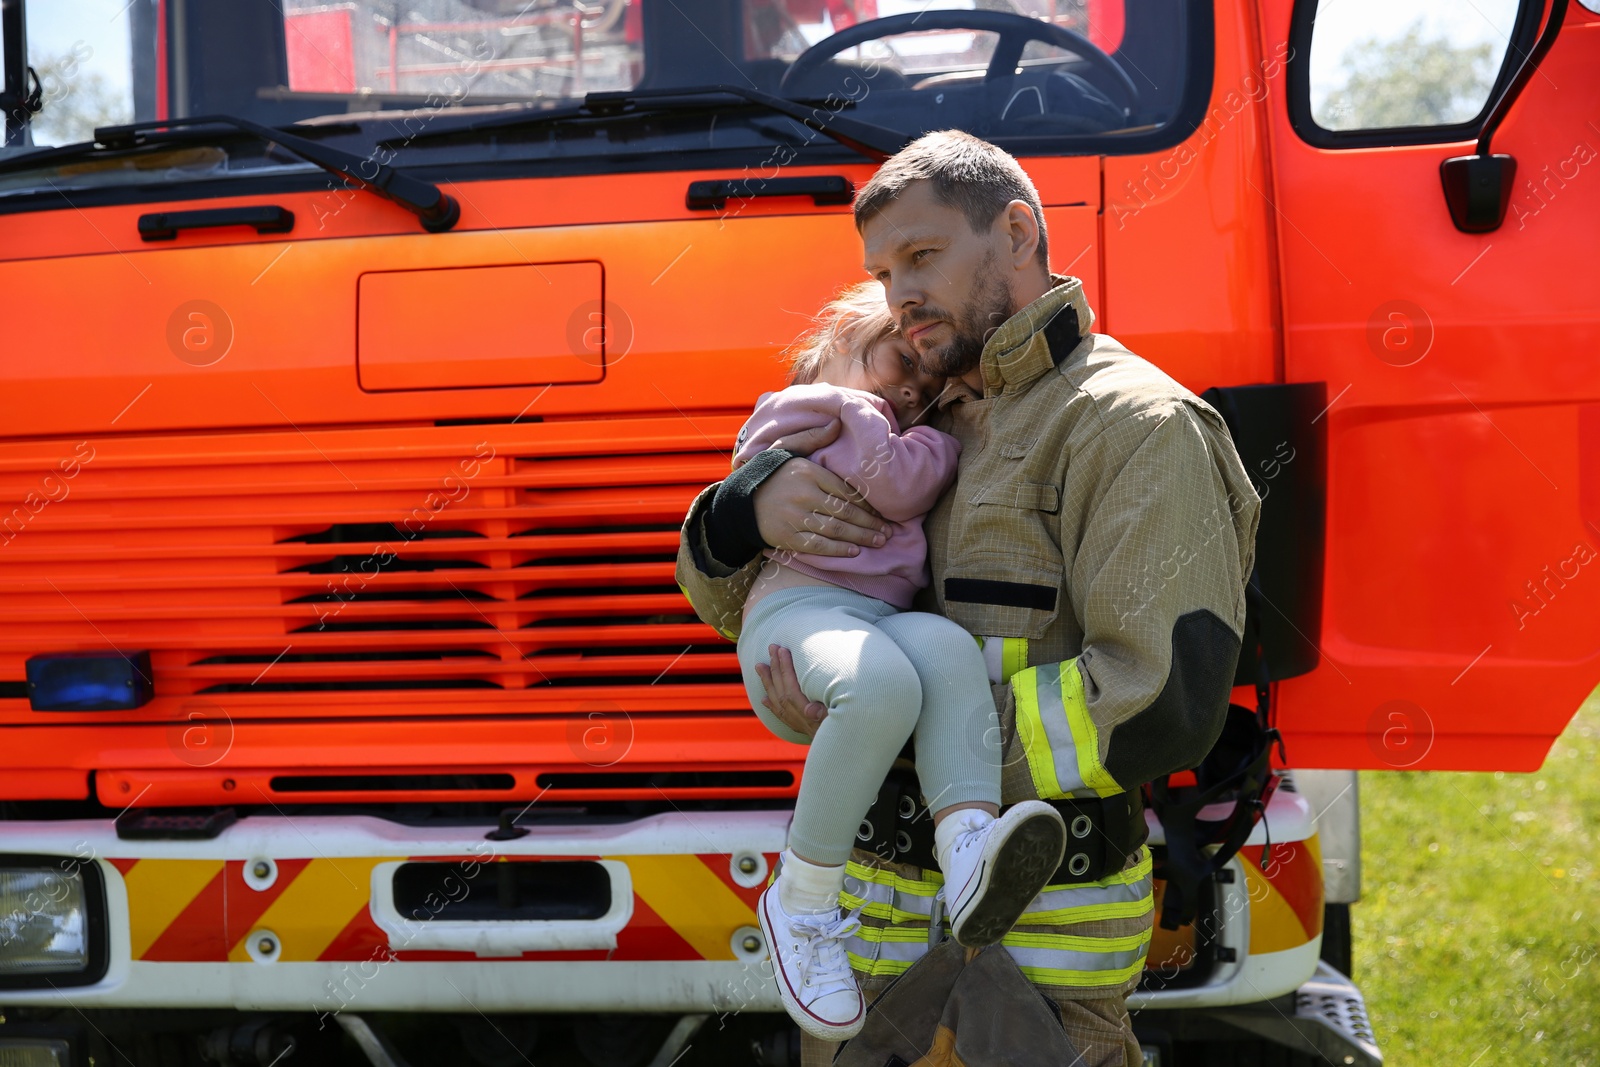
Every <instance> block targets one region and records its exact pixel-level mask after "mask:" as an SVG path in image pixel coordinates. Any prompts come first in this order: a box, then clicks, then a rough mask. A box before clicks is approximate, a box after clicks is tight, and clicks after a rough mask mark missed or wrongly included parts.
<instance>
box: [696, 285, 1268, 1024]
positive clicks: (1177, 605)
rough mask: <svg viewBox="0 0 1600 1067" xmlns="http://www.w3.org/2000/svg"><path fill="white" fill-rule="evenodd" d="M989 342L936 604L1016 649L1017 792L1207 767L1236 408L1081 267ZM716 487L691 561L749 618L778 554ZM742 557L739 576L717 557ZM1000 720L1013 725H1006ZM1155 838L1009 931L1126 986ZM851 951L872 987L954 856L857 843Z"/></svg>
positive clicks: (1005, 676)
mask: <svg viewBox="0 0 1600 1067" xmlns="http://www.w3.org/2000/svg"><path fill="white" fill-rule="evenodd" d="M1051 279H1052V282H1053V283H1054V286H1053V288H1051V289H1050V291H1049V292H1047V293H1046V294H1044V295H1043V296H1041V297H1039V299H1037V300H1035V301H1034V302H1033V303H1031V304H1029V305H1028V306H1027V307H1025V308H1023V309H1022V310H1021V311H1019V312H1018V313H1017V314H1015V315H1013V316H1012V317H1011V318H1010V319H1008V320H1007V321H1006V322H1005V323H1004V324H1003V325H1002V326H1001V327H1000V329H999V330H997V331H996V332H995V333H994V334H993V335H992V336H991V337H990V339H989V341H988V342H987V344H986V345H985V346H984V349H983V353H982V358H981V370H982V375H983V395H982V396H978V395H976V394H974V393H973V392H972V391H971V390H970V389H967V388H966V387H965V386H964V385H963V384H962V383H961V382H960V381H959V380H957V379H951V380H950V383H949V388H948V389H947V391H946V395H945V396H943V397H942V398H941V401H940V408H941V410H940V414H939V417H938V419H937V420H935V422H934V425H935V426H937V428H939V429H941V430H945V431H946V432H948V433H951V434H954V435H955V436H956V437H957V438H958V439H959V440H960V441H961V444H962V453H961V462H960V468H959V472H958V474H957V478H956V482H955V485H954V486H953V487H952V488H951V490H950V491H949V492H948V493H946V494H945V496H944V498H943V499H942V500H941V501H940V503H939V504H938V505H937V506H936V507H935V508H934V510H933V511H932V512H930V513H929V515H928V517H927V521H926V524H925V530H926V533H927V538H928V546H929V563H930V566H931V571H932V578H933V584H932V586H931V587H930V588H929V589H927V590H925V591H924V593H923V594H922V597H921V599H919V601H918V603H917V607H918V608H921V609H923V610H928V611H937V612H939V613H941V614H944V615H946V616H948V617H949V618H951V619H953V620H954V621H956V622H958V623H960V624H961V625H962V626H963V627H965V628H966V629H967V630H968V631H969V632H971V633H972V634H974V635H977V636H978V637H979V638H980V639H981V640H982V641H983V642H984V644H985V646H986V651H987V652H988V653H989V654H990V655H992V654H993V653H994V643H995V642H997V641H998V643H999V644H1000V647H1001V653H1000V656H999V659H1000V666H1001V679H1002V680H1001V683H1000V684H999V685H996V686H995V687H994V693H995V705H996V707H995V710H996V713H997V716H998V719H997V722H998V726H999V728H1000V730H1001V737H1002V739H1003V760H1004V769H1003V776H1002V799H1003V801H1004V802H1005V803H1008V804H1009V803H1015V802H1017V801H1020V800H1024V799H1029V798H1034V797H1040V798H1046V799H1049V798H1062V797H1079V798H1088V797H1097V796H1098V797H1106V796H1112V795H1115V794H1119V793H1123V792H1125V791H1126V792H1129V793H1135V794H1136V793H1137V792H1138V791H1139V789H1140V787H1141V786H1142V785H1143V784H1144V783H1145V782H1147V781H1150V780H1151V779H1152V778H1155V777H1157V776H1160V775H1163V774H1167V773H1170V772H1173V771H1177V770H1182V769H1185V768H1189V767H1192V766H1194V765H1196V764H1198V763H1199V762H1200V760H1201V759H1202V758H1203V757H1204V756H1205V755H1206V753H1207V752H1208V751H1209V750H1210V748H1211V746H1212V744H1213V743H1214V742H1215V741H1216V739H1217V737H1218V735H1219V733H1220V732H1221V729H1222V724H1223V720H1224V717H1225V715H1226V712H1227V708H1228V703H1229V694H1230V690H1231V688H1232V684H1233V676H1234V668H1235V666H1236V664H1237V661H1238V657H1239V651H1240V647H1241V640H1242V635H1243V631H1244V617H1245V583H1246V580H1247V578H1248V576H1249V574H1250V570H1251V567H1252V564H1253V562H1254V557H1255V532H1256V522H1257V518H1258V516H1259V511H1260V498H1259V497H1258V496H1257V494H1256V492H1255V490H1254V488H1252V486H1251V484H1250V480H1249V478H1248V476H1247V475H1246V473H1245V470H1244V466H1243V464H1242V463H1241V462H1240V459H1239V456H1238V453H1237V451H1236V450H1235V448H1234V445H1233V441H1232V439H1231V437H1230V436H1229V434H1228V430H1227V427H1226V425H1225V424H1224V422H1223V420H1222V418H1221V416H1220V415H1218V414H1217V412H1216V411H1215V410H1214V409H1212V408H1211V406H1210V405H1208V404H1207V403H1205V402H1204V401H1203V400H1201V399H1200V398H1199V397H1198V396H1196V395H1195V394H1193V393H1192V392H1190V391H1189V390H1187V389H1185V388H1184V387H1183V386H1181V385H1179V384H1178V383H1177V382H1176V381H1174V380H1173V379H1172V378H1171V377H1169V376H1168V375H1167V374H1165V373H1163V372H1162V371H1161V370H1160V369H1158V368H1157V367H1156V366H1154V365H1153V364H1151V363H1149V362H1148V361H1146V360H1144V359H1141V358H1140V357H1138V356H1136V355H1134V354H1133V353H1131V352H1129V351H1128V350H1127V349H1126V348H1124V347H1122V346H1121V345H1120V344H1118V343H1117V342H1116V341H1114V340H1112V339H1111V338H1110V337H1107V336H1105V335H1103V334H1095V333H1092V332H1091V331H1090V327H1091V325H1092V324H1093V322H1094V316H1093V313H1092V312H1091V311H1090V309H1089V306H1088V302H1087V301H1086V300H1085V298H1084V295H1083V287H1082V285H1081V284H1080V283H1079V282H1078V281H1077V280H1076V279H1074V278H1068V277H1065V276H1062V275H1052V276H1051ZM714 489H715V487H714V486H713V487H712V488H711V489H708V490H707V491H706V492H704V493H702V494H701V495H700V497H698V498H697V499H696V500H695V503H694V505H693V506H692V507H691V509H690V513H689V516H688V519H687V521H686V522H685V524H684V528H683V536H682V537H681V539H680V546H679V553H678V565H677V575H678V582H679V584H680V586H681V587H682V588H683V590H684V593H685V595H686V596H688V598H689V600H690V601H691V603H693V605H694V607H695V610H696V611H697V613H698V614H699V615H700V617H701V618H702V619H704V620H705V621H706V622H708V623H709V624H711V625H712V626H714V627H715V628H717V629H718V630H719V631H720V632H722V633H723V634H724V635H725V636H728V637H730V638H731V637H734V636H736V635H737V631H738V627H739V618H740V608H741V606H742V602H743V596H744V591H745V590H746V589H747V588H748V586H749V580H750V578H751V577H752V576H753V574H754V572H755V569H756V567H757V566H758V564H759V562H760V561H759V558H758V559H757V560H755V561H752V562H751V563H750V564H748V565H746V566H745V567H744V568H743V569H742V570H740V571H738V572H730V570H729V568H726V567H723V566H721V565H720V564H719V563H718V562H717V561H716V560H714V559H712V558H711V557H710V556H709V553H707V552H706V550H705V547H704V546H705V541H704V535H703V532H702V531H701V529H700V523H701V518H702V515H703V511H704V508H705V507H706V505H707V504H708V503H709V499H710V498H709V494H710V493H711V492H712V491H713V490H714ZM718 575H721V577H718ZM989 725H991V726H992V725H993V724H989ZM1150 869H1151V862H1150V851H1149V848H1148V846H1147V845H1144V844H1140V845H1139V846H1138V848H1137V849H1136V850H1134V851H1133V852H1132V853H1131V854H1129V855H1128V856H1127V859H1126V862H1125V864H1124V865H1123V866H1122V869H1121V870H1120V871H1117V872H1116V873H1113V874H1111V875H1108V876H1107V877H1105V878H1102V879H1101V880H1099V881H1096V882H1087V883H1077V884H1070V885H1052V886H1048V887H1046V889H1045V891H1044V892H1042V893H1041V894H1040V895H1039V897H1038V898H1037V899H1036V900H1035V901H1034V902H1033V904H1032V905H1031V906H1030V907H1029V909H1028V911H1027V912H1026V913H1024V915H1023V917H1022V920H1021V922H1019V923H1018V925H1017V926H1016V928H1015V929H1014V930H1013V931H1012V933H1011V934H1009V935H1008V936H1007V937H1006V938H1005V939H1004V941H1003V942H1002V944H1004V945H1005V946H1006V948H1007V950H1008V951H1010V953H1011V954H1012V956H1013V957H1014V958H1015V959H1016V961H1017V963H1018V965H1019V966H1020V967H1021V968H1022V970H1023V973H1024V974H1026V975H1027V976H1028V977H1029V978H1030V979H1031V980H1032V981H1033V982H1034V983H1035V984H1036V985H1038V986H1040V987H1041V988H1042V989H1043V990H1044V991H1045V992H1046V993H1047V994H1049V995H1051V996H1052V997H1053V998H1054V999H1056V1000H1058V1001H1069V1000H1070V1001H1076V1000H1083V999H1088V998H1091V997H1097V996H1115V995H1125V994H1126V993H1127V992H1129V991H1131V990H1132V989H1133V988H1134V986H1136V985H1137V982H1138V979H1139V976H1140V973H1141V971H1142V970H1143V967H1144V963H1145V957H1146V954H1147V949H1148V945H1149V941H1150V935H1151V932H1152V928H1153V925H1154V924H1153V918H1154V902H1153V898H1152V894H1151V888H1152V883H1151V877H1150ZM848 874H849V876H850V877H849V879H848V880H847V883H846V885H847V889H846V899H845V903H846V904H847V906H851V907H855V906H860V905H865V910H864V911H863V913H862V920H863V925H862V928H861V931H860V934H859V935H857V937H856V938H855V939H854V940H853V942H852V944H851V945H850V946H849V947H850V953H851V961H852V964H853V965H854V966H855V968H856V969H857V971H858V972H859V973H860V974H861V975H862V977H863V979H864V981H865V982H866V984H867V987H868V988H871V987H873V986H874V985H877V984H881V983H884V982H887V981H888V980H889V979H891V978H893V977H894V976H895V975H898V974H900V973H902V972H904V971H905V970H906V969H907V968H908V967H909V966H910V965H911V963H912V962H914V961H915V960H916V959H917V958H918V957H919V956H920V955H922V953H924V952H925V951H927V947H928V946H927V928H928V923H929V917H930V913H931V910H932V898H933V896H934V893H935V892H936V891H937V888H938V886H939V884H940V881H941V878H940V876H939V874H938V872H937V871H926V872H925V871H922V870H920V869H918V868H916V867H914V866H908V865H904V864H887V863H884V862H882V861H881V860H879V859H878V858H877V857H876V856H873V855H872V854H870V853H867V852H864V851H861V850H857V852H856V854H855V856H854V858H853V859H852V861H851V863H850V865H849V871H848Z"/></svg>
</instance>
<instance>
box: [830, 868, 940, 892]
mask: <svg viewBox="0 0 1600 1067" xmlns="http://www.w3.org/2000/svg"><path fill="white" fill-rule="evenodd" d="M922 874H923V878H922V880H921V881H913V880H912V879H910V878H904V877H902V876H900V875H898V874H896V873H895V872H894V871H891V870H888V869H886V868H883V867H868V866H867V865H866V864H864V863H857V862H856V861H855V860H849V861H847V862H846V863H845V865H844V876H845V883H844V884H845V888H846V890H848V889H849V887H850V879H852V878H858V879H860V880H861V881H863V882H871V883H873V884H874V885H886V886H888V887H889V888H890V889H895V890H898V891H900V892H902V893H911V894H912V895H914V896H919V897H931V896H933V895H934V894H935V893H937V892H938V891H939V887H940V886H942V885H944V875H942V874H940V873H939V872H938V871H923V872H922Z"/></svg>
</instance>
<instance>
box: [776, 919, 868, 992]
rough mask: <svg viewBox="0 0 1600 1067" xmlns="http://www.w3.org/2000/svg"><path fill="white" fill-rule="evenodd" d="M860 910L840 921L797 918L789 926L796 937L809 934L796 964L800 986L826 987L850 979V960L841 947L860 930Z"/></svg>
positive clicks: (791, 920)
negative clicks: (843, 942)
mask: <svg viewBox="0 0 1600 1067" xmlns="http://www.w3.org/2000/svg"><path fill="white" fill-rule="evenodd" d="M860 920H861V909H860V908H857V909H856V910H855V911H852V912H847V913H845V914H843V915H840V916H838V917H837V918H832V917H830V916H828V915H796V916H792V917H791V918H790V919H789V925H790V926H791V927H792V928H793V929H794V931H795V933H797V934H809V935H810V938H809V939H808V940H807V941H805V942H804V943H803V944H802V946H800V947H801V948H802V950H803V951H802V952H801V953H800V958H799V961H798V964H797V970H798V971H799V975H800V984H801V985H803V986H809V985H813V984H815V985H818V986H822V985H827V984H829V983H832V982H843V981H848V980H850V957H849V956H848V955H847V954H846V953H845V950H844V946H843V945H841V944H840V942H841V941H843V940H844V939H845V938H847V937H849V936H850V935H851V934H853V933H855V932H856V930H858V929H860V927H861V921H860ZM813 978H814V979H815V980H816V981H815V982H814V983H813V981H812V979H813Z"/></svg>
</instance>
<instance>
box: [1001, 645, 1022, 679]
mask: <svg viewBox="0 0 1600 1067" xmlns="http://www.w3.org/2000/svg"><path fill="white" fill-rule="evenodd" d="M1027 669H1028V639H1027V638H1026V637H1008V638H1006V639H1005V640H1004V642H1002V644H1001V645H1000V680H1001V681H1002V682H1009V681H1011V678H1012V676H1013V675H1016V674H1017V673H1019V672H1021V671H1025V670H1027Z"/></svg>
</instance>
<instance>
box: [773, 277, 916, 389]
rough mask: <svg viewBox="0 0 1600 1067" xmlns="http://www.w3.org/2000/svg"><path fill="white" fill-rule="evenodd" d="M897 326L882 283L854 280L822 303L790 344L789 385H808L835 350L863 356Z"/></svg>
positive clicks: (788, 356)
mask: <svg viewBox="0 0 1600 1067" xmlns="http://www.w3.org/2000/svg"><path fill="white" fill-rule="evenodd" d="M898 329H899V327H898V326H897V325H896V324H895V321H894V316H893V315H890V314H889V305H888V304H887V303H886V302H885V300H884V293H883V286H882V285H880V284H879V283H877V282H857V283H856V284H854V285H851V286H847V287H846V288H844V289H842V290H840V291H839V294H838V295H837V296H835V297H834V298H833V299H832V300H830V301H828V302H827V303H826V304H825V305H823V307H822V310H821V311H819V312H817V315H816V318H815V319H814V320H812V324H811V329H809V330H807V331H806V332H805V333H804V334H803V335H801V337H800V339H799V340H798V341H796V342H795V343H794V344H793V345H792V346H790V348H789V351H788V353H787V358H788V362H789V384H790V385H809V384H810V383H812V382H814V381H816V380H817V374H818V372H819V371H820V370H821V369H822V364H823V361H824V360H826V359H827V358H828V357H829V356H831V355H832V354H833V353H835V352H849V353H851V354H852V355H854V356H856V357H857V358H860V357H864V356H865V354H866V353H867V351H868V350H869V349H871V348H872V346H873V345H875V344H877V343H878V342H879V341H881V340H883V339H884V338H885V337H889V336H891V335H893V334H894V333H895V332H896V331H897V330H898Z"/></svg>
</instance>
